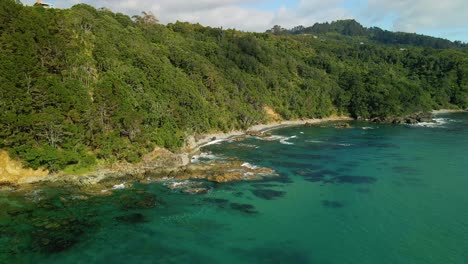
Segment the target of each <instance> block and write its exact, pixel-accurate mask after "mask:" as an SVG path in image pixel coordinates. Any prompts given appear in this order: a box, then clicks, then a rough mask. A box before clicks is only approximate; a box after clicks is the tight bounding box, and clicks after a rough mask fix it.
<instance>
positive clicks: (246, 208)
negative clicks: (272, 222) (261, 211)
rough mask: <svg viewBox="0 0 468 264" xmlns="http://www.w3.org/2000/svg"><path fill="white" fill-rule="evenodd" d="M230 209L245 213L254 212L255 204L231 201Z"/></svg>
mask: <svg viewBox="0 0 468 264" xmlns="http://www.w3.org/2000/svg"><path fill="white" fill-rule="evenodd" d="M231 209H233V210H236V211H240V212H243V213H246V214H256V213H258V212H257V211H256V210H255V206H253V205H251V204H240V203H231Z"/></svg>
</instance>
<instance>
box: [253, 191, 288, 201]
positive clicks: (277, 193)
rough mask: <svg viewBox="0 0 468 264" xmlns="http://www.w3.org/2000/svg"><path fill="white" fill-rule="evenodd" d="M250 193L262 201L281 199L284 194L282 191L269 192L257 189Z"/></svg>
mask: <svg viewBox="0 0 468 264" xmlns="http://www.w3.org/2000/svg"><path fill="white" fill-rule="evenodd" d="M252 193H253V194H254V195H255V196H257V197H259V198H262V199H265V200H273V199H276V198H279V197H283V196H284V195H285V194H286V192H283V191H275V190H269V189H257V190H252Z"/></svg>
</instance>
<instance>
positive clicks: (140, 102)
mask: <svg viewBox="0 0 468 264" xmlns="http://www.w3.org/2000/svg"><path fill="white" fill-rule="evenodd" d="M270 32H271V33H273V34H268V33H264V34H260V33H245V32H240V31H236V30H223V29H220V28H211V27H203V26H201V25H199V24H189V23H181V22H177V23H174V24H169V25H167V26H164V25H160V24H158V21H157V19H156V18H155V17H154V16H153V15H152V14H151V13H143V14H142V16H136V17H134V19H131V18H129V17H128V16H125V15H123V14H120V13H118V14H114V13H112V12H111V11H109V10H107V9H98V10H96V9H95V8H93V7H91V6H88V5H85V4H79V5H75V6H74V7H72V8H71V9H63V10H62V9H44V8H41V7H27V6H22V5H21V4H19V3H17V1H14V0H2V1H1V2H0V47H1V52H0V111H1V113H2V115H1V116H0V148H2V149H8V150H10V152H11V154H12V155H13V156H15V157H18V158H21V159H23V160H24V161H25V162H27V164H28V165H29V166H31V167H33V168H37V167H41V166H42V167H47V168H48V169H50V170H53V171H56V170H64V169H65V170H66V171H69V172H80V171H85V170H86V169H89V168H92V167H93V166H95V165H96V159H99V160H101V161H106V162H115V161H119V160H126V161H129V162H138V161H139V160H140V159H141V157H142V155H144V154H145V153H147V152H149V151H151V150H152V149H153V148H154V147H155V146H156V145H158V146H162V147H165V148H168V149H170V150H173V151H177V150H178V149H180V148H181V147H182V146H183V144H184V139H185V138H186V137H187V135H190V134H196V133H205V132H210V131H230V130H233V129H247V128H248V127H250V126H252V125H255V124H258V123H261V122H265V121H266V120H267V119H268V117H267V116H266V114H265V112H264V107H265V106H268V107H271V108H272V109H274V110H275V111H276V112H277V113H278V114H280V115H281V116H282V117H283V118H284V119H293V118H313V117H326V116H329V115H332V114H344V115H351V116H353V117H356V118H373V117H387V116H398V115H403V114H407V113H412V112H416V111H421V110H428V109H431V108H440V107H459V108H466V107H468V59H467V50H466V48H465V49H459V48H458V47H459V46H460V45H455V44H454V45H455V46H456V47H457V48H456V49H455V48H452V44H450V45H449V46H448V47H449V48H451V49H445V50H437V49H432V48H422V47H420V46H430V47H433V46H437V45H439V44H434V43H432V44H431V43H429V42H430V41H433V39H429V37H427V38H422V40H421V41H419V42H420V43H419V42H418V41H416V39H418V38H419V36H412V37H411V36H410V38H408V35H404V34H403V35H402V34H400V33H391V32H390V33H389V32H383V33H382V32H380V31H378V30H377V29H366V28H363V27H362V26H361V25H359V23H357V22H356V21H354V20H347V21H341V22H334V23H331V24H316V25H314V26H313V27H312V28H304V27H297V28H295V29H294V30H292V31H287V30H285V29H283V28H281V27H279V26H276V27H275V28H274V29H273V30H272V31H270ZM291 33H294V34H291ZM302 33H314V34H315V33H317V34H320V35H319V37H318V38H314V37H313V36H310V35H306V34H302ZM392 34H393V35H392ZM395 34H396V35H395ZM388 36H391V37H392V38H397V40H396V41H395V40H391V39H389V40H387V38H389V37H388ZM404 38H406V39H404ZM371 40H374V41H376V42H379V43H389V44H395V43H406V44H408V46H407V47H406V49H405V50H400V49H399V48H395V47H394V46H391V45H383V44H378V43H374V42H372V41H371ZM363 41H364V42H365V43H363V44H361V43H360V42H363ZM415 41H416V42H418V43H416V42H415ZM436 42H437V41H436ZM428 43H429V44H428ZM440 43H442V44H443V43H446V42H445V40H444V41H442V42H440ZM412 44H417V45H418V46H411V45H412ZM442 44H440V45H442ZM455 46H453V47H455ZM444 47H445V46H444Z"/></svg>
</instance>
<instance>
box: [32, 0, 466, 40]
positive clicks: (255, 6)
mask: <svg viewBox="0 0 468 264" xmlns="http://www.w3.org/2000/svg"><path fill="white" fill-rule="evenodd" d="M34 2H35V0H23V3H24V4H32V3H34ZM48 2H50V3H52V4H54V5H56V7H59V8H66V7H70V6H72V5H74V4H77V3H87V4H90V5H93V6H95V7H107V8H110V9H112V10H114V11H119V12H123V13H126V14H129V15H133V14H138V13H140V12H141V11H152V12H153V13H154V14H155V15H156V16H157V17H158V18H159V19H160V21H161V22H162V23H169V22H175V21H177V20H180V21H189V22H193V23H196V22H199V23H201V24H203V25H209V26H222V27H224V28H237V29H240V30H246V31H259V32H262V31H265V30H266V29H269V28H271V27H272V26H273V25H281V26H283V27H285V28H291V27H294V26H297V25H304V26H310V25H313V24H314V23H316V22H325V21H334V20H338V19H346V18H353V19H356V20H357V21H359V22H360V23H361V24H363V25H364V26H367V27H370V26H378V27H381V28H383V29H387V30H392V31H403V32H411V33H413V32H416V33H420V34H427V35H432V36H438V37H443V38H448V39H450V40H461V41H464V42H468V19H466V16H467V14H468V0H444V1H440V0H289V1H288V0H271V1H267V0H196V1H186V0H60V1H58V0H48Z"/></svg>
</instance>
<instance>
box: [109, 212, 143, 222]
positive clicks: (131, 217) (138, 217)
mask: <svg viewBox="0 0 468 264" xmlns="http://www.w3.org/2000/svg"><path fill="white" fill-rule="evenodd" d="M115 220H117V221H120V222H124V223H128V224H141V223H145V222H148V220H147V219H146V217H145V216H144V215H143V214H140V213H133V214H128V215H121V216H117V217H115Z"/></svg>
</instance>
